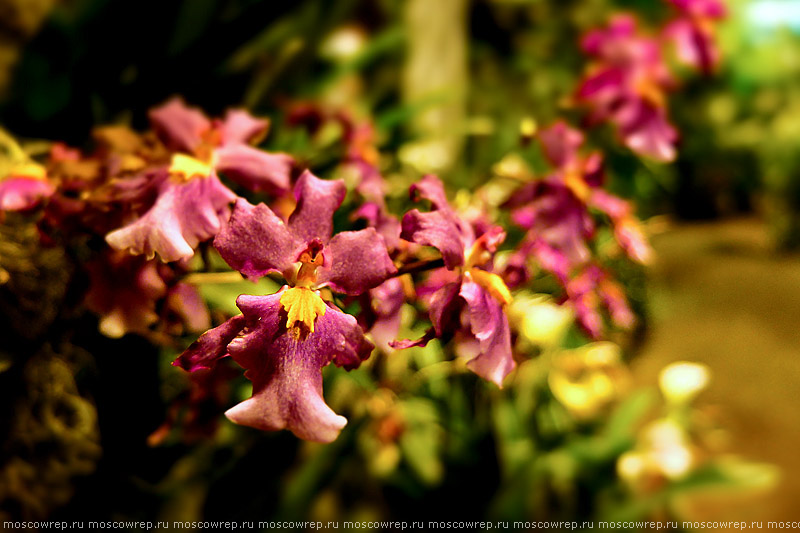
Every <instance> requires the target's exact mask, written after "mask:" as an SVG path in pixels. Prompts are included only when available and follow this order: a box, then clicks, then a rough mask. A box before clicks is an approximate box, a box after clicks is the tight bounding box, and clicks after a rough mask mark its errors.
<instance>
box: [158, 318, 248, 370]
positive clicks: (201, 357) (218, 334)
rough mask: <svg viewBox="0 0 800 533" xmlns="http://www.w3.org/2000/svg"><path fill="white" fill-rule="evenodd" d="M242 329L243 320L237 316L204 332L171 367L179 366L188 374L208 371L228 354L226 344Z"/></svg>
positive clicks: (243, 325)
mask: <svg viewBox="0 0 800 533" xmlns="http://www.w3.org/2000/svg"><path fill="white" fill-rule="evenodd" d="M244 327H245V318H244V316H243V315H239V316H235V317H233V318H231V319H229V320H227V321H226V322H223V323H222V324H221V325H219V326H217V327H215V328H214V329H210V330H208V331H206V332H205V333H203V334H202V335H200V338H199V339H197V340H196V341H195V342H193V343H192V345H191V346H189V347H188V348H187V349H186V350H185V351H184V352H183V353H182V354H181V355H179V356H178V358H177V359H175V361H173V362H172V364H173V366H179V367H181V368H183V369H184V370H186V371H188V372H196V371H198V370H203V369H210V368H211V367H213V366H214V363H216V362H217V361H218V360H219V359H221V358H222V357H225V356H226V355H227V354H228V344H230V343H231V341H232V340H233V339H235V338H236V336H237V335H239V333H241V332H242V330H243V329H244Z"/></svg>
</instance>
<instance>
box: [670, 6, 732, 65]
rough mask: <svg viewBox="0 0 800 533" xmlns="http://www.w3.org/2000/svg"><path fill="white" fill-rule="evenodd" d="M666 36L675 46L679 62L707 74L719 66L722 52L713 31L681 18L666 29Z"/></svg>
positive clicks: (693, 21)
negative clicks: (718, 47)
mask: <svg viewBox="0 0 800 533" xmlns="http://www.w3.org/2000/svg"><path fill="white" fill-rule="evenodd" d="M664 36H665V37H666V38H667V39H670V40H671V41H672V42H673V44H674V45H675V51H676V53H677V56H678V60H679V61H680V62H681V63H683V64H685V65H688V66H690V67H692V68H696V69H698V70H700V71H701V72H703V73H705V74H710V73H711V72H712V71H713V70H714V68H715V67H716V66H717V65H718V64H719V61H720V52H719V50H718V49H717V46H716V43H715V42H714V35H713V30H712V29H711V28H709V27H708V26H707V25H702V24H698V23H697V22H696V21H695V20H692V19H689V18H679V19H677V20H674V21H673V22H671V23H670V24H669V25H667V27H666V28H665V29H664Z"/></svg>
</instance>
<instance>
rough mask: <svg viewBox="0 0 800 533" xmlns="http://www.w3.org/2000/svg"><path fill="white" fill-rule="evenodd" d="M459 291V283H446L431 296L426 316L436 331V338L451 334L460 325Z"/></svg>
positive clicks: (460, 303) (460, 302) (460, 304)
mask: <svg viewBox="0 0 800 533" xmlns="http://www.w3.org/2000/svg"><path fill="white" fill-rule="evenodd" d="M460 289H461V283H460V280H459V281H456V282H453V283H448V284H447V285H445V286H444V287H442V288H441V289H439V290H438V291H436V292H435V293H433V296H431V300H430V304H429V310H428V314H429V315H430V319H431V323H432V324H433V327H434V328H435V330H436V336H437V337H442V336H444V335H445V334H447V333H452V332H454V331H455V330H457V329H458V328H459V327H460V325H461V307H462V305H463V302H462V301H461V299H460V298H458V294H459V291H460Z"/></svg>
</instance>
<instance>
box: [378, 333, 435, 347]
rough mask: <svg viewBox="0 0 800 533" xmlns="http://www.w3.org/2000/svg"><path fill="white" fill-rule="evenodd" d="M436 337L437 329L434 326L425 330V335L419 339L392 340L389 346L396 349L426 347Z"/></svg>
mask: <svg viewBox="0 0 800 533" xmlns="http://www.w3.org/2000/svg"><path fill="white" fill-rule="evenodd" d="M435 338H436V330H435V329H434V328H430V329H429V330H428V331H426V332H425V335H423V336H422V337H420V338H419V339H417V340H413V339H403V340H397V341H392V342H390V343H389V346H391V347H392V348H394V349H395V350H405V349H407V348H417V347H425V346H427V345H428V343H429V342H430V341H432V340H433V339H435Z"/></svg>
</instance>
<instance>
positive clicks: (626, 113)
mask: <svg viewBox="0 0 800 533" xmlns="http://www.w3.org/2000/svg"><path fill="white" fill-rule="evenodd" d="M668 2H669V3H670V4H671V5H672V6H673V7H674V8H675V11H676V12H677V14H676V16H675V17H674V18H673V20H672V21H671V22H669V23H668V24H667V25H666V27H665V28H664V30H663V31H662V32H661V35H660V36H650V35H647V34H645V33H643V32H642V31H641V30H640V29H639V27H638V23H637V20H636V18H635V17H634V16H633V15H629V14H618V15H615V16H614V17H613V18H612V19H611V21H610V22H609V24H608V27H606V28H601V29H595V30H592V31H590V32H589V33H587V34H586V35H585V36H584V38H583V41H582V43H581V46H582V48H583V51H584V52H585V53H586V54H587V55H588V56H590V57H591V58H592V63H591V64H590V65H589V67H588V69H587V71H586V74H585V76H584V78H583V80H582V81H581V83H580V85H579V87H578V89H577V92H576V100H577V101H578V102H579V103H580V104H582V105H584V106H586V107H587V108H588V110H589V117H588V118H589V121H590V123H599V122H609V123H611V124H613V125H614V126H615V128H616V130H617V132H618V134H619V137H620V138H621V139H622V142H623V143H624V144H625V146H627V147H628V148H630V149H631V150H633V151H634V152H636V153H638V154H640V155H643V156H646V157H650V158H652V159H655V160H658V161H672V160H673V159H675V155H676V149H675V145H676V143H677V141H678V132H677V130H676V129H675V127H674V126H673V125H672V124H671V123H670V121H669V117H668V110H667V92H668V91H671V90H673V89H674V88H675V87H676V86H677V81H676V79H675V78H674V76H673V75H672V73H671V71H670V68H669V66H668V64H667V62H666V61H665V56H664V53H663V50H664V48H665V46H666V45H668V44H673V45H674V48H675V50H676V53H677V58H678V60H679V61H680V62H682V63H684V64H686V65H688V66H690V67H692V68H695V69H698V70H700V71H702V72H704V73H710V72H711V71H713V70H714V68H715V67H716V66H717V65H718V63H719V60H720V56H719V52H718V50H717V48H716V45H715V41H714V22H715V21H717V20H719V19H721V18H723V17H725V14H726V10H725V6H724V4H722V3H721V2H720V0H668Z"/></svg>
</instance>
